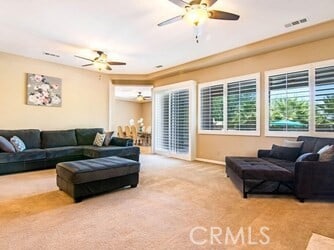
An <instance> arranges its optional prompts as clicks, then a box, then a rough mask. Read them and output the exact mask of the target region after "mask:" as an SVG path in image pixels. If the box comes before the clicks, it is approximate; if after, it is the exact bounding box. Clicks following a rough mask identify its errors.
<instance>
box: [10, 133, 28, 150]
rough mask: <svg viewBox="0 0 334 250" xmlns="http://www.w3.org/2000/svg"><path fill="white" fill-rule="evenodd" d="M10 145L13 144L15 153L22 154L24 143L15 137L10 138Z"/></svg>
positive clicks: (24, 147)
mask: <svg viewBox="0 0 334 250" xmlns="http://www.w3.org/2000/svg"><path fill="white" fill-rule="evenodd" d="M10 143H11V144H13V146H14V148H15V151H16V152H22V151H24V150H25V149H26V145H25V144H24V142H23V141H22V140H21V139H20V138H19V137H17V136H13V137H12V138H10Z"/></svg>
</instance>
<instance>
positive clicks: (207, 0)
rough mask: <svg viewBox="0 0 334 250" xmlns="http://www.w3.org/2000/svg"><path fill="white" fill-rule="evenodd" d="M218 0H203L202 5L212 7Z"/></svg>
mask: <svg viewBox="0 0 334 250" xmlns="http://www.w3.org/2000/svg"><path fill="white" fill-rule="evenodd" d="M217 1H218V0H203V1H202V4H206V6H208V7H211V6H212V5H214V4H215V3H216V2H217Z"/></svg>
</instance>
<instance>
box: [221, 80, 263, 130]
mask: <svg viewBox="0 0 334 250" xmlns="http://www.w3.org/2000/svg"><path fill="white" fill-rule="evenodd" d="M256 116H257V113H256V79H250V80H245V81H237V82H231V83H228V84H227V129H228V130H235V131H256V128H257V119H256Z"/></svg>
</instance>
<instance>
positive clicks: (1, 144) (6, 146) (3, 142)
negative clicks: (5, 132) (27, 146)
mask: <svg viewBox="0 0 334 250" xmlns="http://www.w3.org/2000/svg"><path fill="white" fill-rule="evenodd" d="M0 151H3V152H6V153H14V152H15V148H14V146H13V144H11V143H10V142H9V141H8V140H7V139H6V138H5V137H3V136H0Z"/></svg>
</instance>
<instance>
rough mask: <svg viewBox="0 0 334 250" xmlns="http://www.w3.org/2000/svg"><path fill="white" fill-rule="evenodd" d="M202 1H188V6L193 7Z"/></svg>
mask: <svg viewBox="0 0 334 250" xmlns="http://www.w3.org/2000/svg"><path fill="white" fill-rule="evenodd" d="M201 2H202V0H192V1H190V3H189V5H194V4H201Z"/></svg>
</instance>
